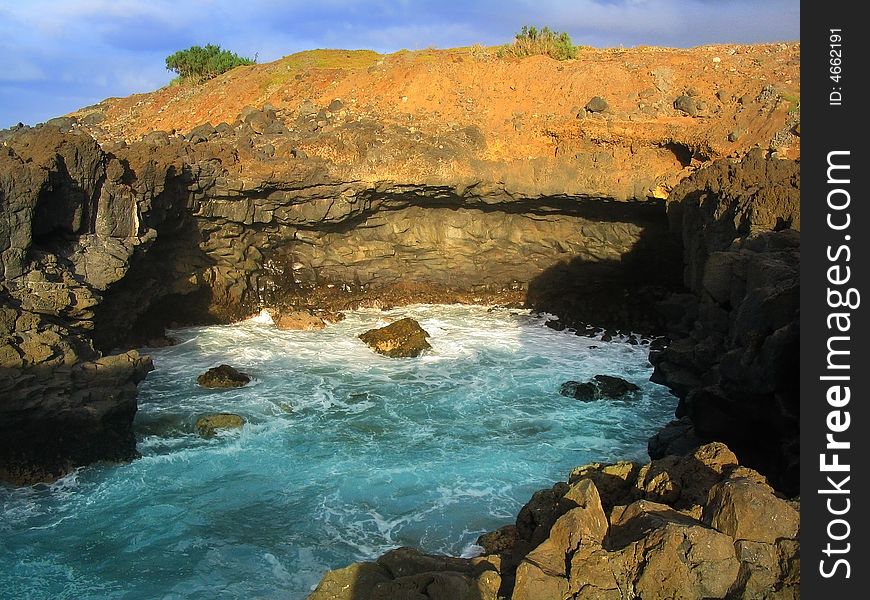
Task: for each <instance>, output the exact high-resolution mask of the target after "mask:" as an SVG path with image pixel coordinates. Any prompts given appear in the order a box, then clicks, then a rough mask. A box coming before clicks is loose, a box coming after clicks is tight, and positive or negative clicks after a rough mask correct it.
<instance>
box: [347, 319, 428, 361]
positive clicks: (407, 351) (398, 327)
mask: <svg viewBox="0 0 870 600" xmlns="http://www.w3.org/2000/svg"><path fill="white" fill-rule="evenodd" d="M427 337H429V334H428V333H426V331H425V330H424V329H423V328H422V327H420V324H419V323H417V321H415V320H414V319H411V318H410V317H406V318H404V319H399V320H398V321H396V322H395V323H390V324H389V325H387V326H386V327H381V328H379V329H370V330H369V331H366V332H365V333H362V334H360V336H359V339H361V340H362V341H363V342H365V343H366V344H367V345H368V346H369V347H370V348H371V349H372V350H374V351H375V352H377V353H378V354H383V355H384V356H389V357H390V358H409V357H415V356H420V353H421V352H423V350H428V349H429V348H431V347H432V346H430V345H429V342H427V341H426V338H427Z"/></svg>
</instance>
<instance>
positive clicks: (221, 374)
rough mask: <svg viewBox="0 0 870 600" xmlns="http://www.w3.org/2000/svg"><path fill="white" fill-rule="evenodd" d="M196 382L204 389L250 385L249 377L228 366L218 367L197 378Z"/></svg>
mask: <svg viewBox="0 0 870 600" xmlns="http://www.w3.org/2000/svg"><path fill="white" fill-rule="evenodd" d="M196 382H197V383H198V384H199V385H201V386H202V387H205V388H235V387H242V386H244V385H247V384H248V383H250V382H251V376H250V375H248V374H247V373H242V372H241V371H239V370H237V369H235V368H234V367H231V366H230V365H218V366H217V367H212V368H211V369H209V370H208V371H206V372H205V373H203V374H202V375H200V376H199V377H197V378H196Z"/></svg>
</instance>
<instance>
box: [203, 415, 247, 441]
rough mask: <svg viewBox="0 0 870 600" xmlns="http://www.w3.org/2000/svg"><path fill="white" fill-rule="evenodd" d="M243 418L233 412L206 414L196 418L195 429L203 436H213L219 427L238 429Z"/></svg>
mask: <svg viewBox="0 0 870 600" xmlns="http://www.w3.org/2000/svg"><path fill="white" fill-rule="evenodd" d="M244 424H245V420H244V419H243V418H242V417H240V416H239V415H236V414H233V413H217V414H214V415H206V416H204V417H200V418H198V419H197V420H196V431H197V433H199V435H201V436H202V437H204V438H210V437H214V435H215V434H216V433H217V432H218V430H219V429H238V428H239V427H241V426H242V425H244Z"/></svg>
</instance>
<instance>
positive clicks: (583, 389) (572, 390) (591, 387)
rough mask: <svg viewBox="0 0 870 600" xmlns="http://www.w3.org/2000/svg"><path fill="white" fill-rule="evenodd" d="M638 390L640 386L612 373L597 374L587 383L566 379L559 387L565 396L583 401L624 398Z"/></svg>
mask: <svg viewBox="0 0 870 600" xmlns="http://www.w3.org/2000/svg"><path fill="white" fill-rule="evenodd" d="M638 391H640V388H639V387H638V386H636V385H635V384H633V383H630V382H628V381H626V380H625V379H622V378H621V377H613V376H612V375H596V376H595V377H593V378H592V379H590V380H589V381H587V382H585V383H581V382H579V381H566V382H565V383H563V384H562V385H561V386H560V387H559V393H560V394H562V395H563V396H567V397H569V398H575V399H577V400H582V401H583V402H593V401H595V400H603V399H612V400H617V399H624V398H625V397H626V396H628V395H629V394H633V393H635V392H638Z"/></svg>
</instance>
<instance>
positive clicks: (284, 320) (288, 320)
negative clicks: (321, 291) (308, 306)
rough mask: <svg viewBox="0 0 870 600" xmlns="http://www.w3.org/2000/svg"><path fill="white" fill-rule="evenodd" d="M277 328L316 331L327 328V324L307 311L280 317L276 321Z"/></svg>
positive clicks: (289, 313) (294, 312)
mask: <svg viewBox="0 0 870 600" xmlns="http://www.w3.org/2000/svg"><path fill="white" fill-rule="evenodd" d="M275 326H276V327H277V328H278V329H286V330H294V331H314V330H317V329H323V328H324V327H326V322H325V321H324V320H323V319H321V318H320V317H318V316H317V315H315V314H313V313H310V312H308V311H307V310H294V311H293V312H288V313H283V314H281V315H279V316H278V318H277V319H275Z"/></svg>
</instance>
